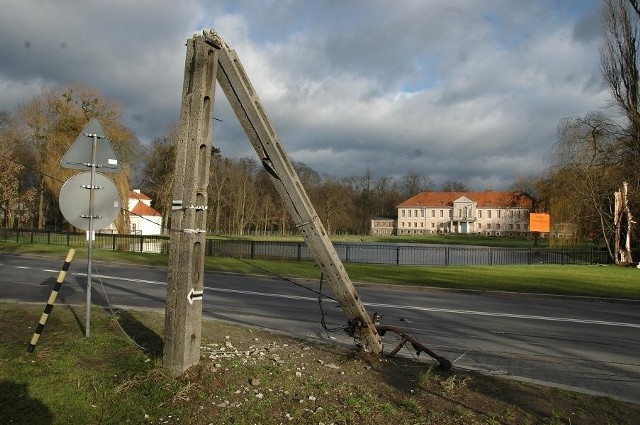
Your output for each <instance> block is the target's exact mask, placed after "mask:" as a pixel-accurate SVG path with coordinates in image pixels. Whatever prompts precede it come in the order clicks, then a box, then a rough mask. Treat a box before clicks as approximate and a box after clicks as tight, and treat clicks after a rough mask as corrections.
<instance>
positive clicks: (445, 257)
mask: <svg viewBox="0 0 640 425" xmlns="http://www.w3.org/2000/svg"><path fill="white" fill-rule="evenodd" d="M444 265H445V266H448V265H449V247H448V246H445V247H444Z"/></svg>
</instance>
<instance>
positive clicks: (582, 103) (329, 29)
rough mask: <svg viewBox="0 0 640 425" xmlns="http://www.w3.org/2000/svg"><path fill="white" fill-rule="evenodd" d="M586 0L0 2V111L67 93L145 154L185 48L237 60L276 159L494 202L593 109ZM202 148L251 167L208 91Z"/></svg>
mask: <svg viewBox="0 0 640 425" xmlns="http://www.w3.org/2000/svg"><path fill="white" fill-rule="evenodd" d="M600 12H601V2H600V0H532V1H522V0H447V1H444V0H413V1H409V0H407V1H403V0H358V1H356V0H333V1H330V0H263V1H261V0H180V1H175V0H109V1H98V0H0V109H4V110H9V111H12V110H14V109H15V108H16V106H17V105H18V104H19V103H20V102H23V101H25V100H27V99H29V98H31V97H32V96H34V95H36V94H38V93H39V92H40V91H41V89H42V88H43V87H57V86H60V85H65V84H68V83H82V84H85V85H88V86H91V87H95V88H96V89H98V90H99V91H100V92H101V93H102V94H103V95H104V96H106V97H107V98H109V99H112V100H115V101H117V102H119V103H120V104H121V105H122V107H123V121H124V123H125V124H126V125H127V126H128V127H130V128H132V129H133V130H134V131H135V132H136V134H137V136H138V138H139V139H140V140H142V141H143V142H149V141H151V140H153V139H154V138H156V137H159V136H161V135H162V134H163V133H164V132H165V131H166V129H167V126H168V125H169V124H170V123H172V122H176V121H177V117H178V113H179V107H180V98H181V91H182V79H183V75H182V74H183V70H184V56H185V41H186V40H187V39H188V38H190V37H191V36H192V35H193V34H194V33H196V32H201V31H202V30H204V29H209V28H212V29H215V30H216V31H217V32H218V33H219V34H220V35H221V36H222V37H223V38H224V39H225V40H226V41H227V43H228V44H230V45H231V46H232V47H233V48H235V49H236V51H237V52H238V54H239V56H240V58H241V60H242V62H243V64H244V66H245V68H246V70H247V72H248V74H249V77H250V78H251V80H252V82H253V85H254V86H255V88H256V90H257V92H258V94H259V96H260V98H261V100H262V102H263V103H264V104H265V107H266V110H267V113H268V115H269V116H270V117H271V119H272V121H273V122H274V126H275V128H276V131H277V132H278V134H279V136H280V139H281V141H282V143H283V145H284V146H285V149H286V150H287V152H288V153H289V155H290V156H291V158H292V159H293V160H295V161H301V162H304V163H306V164H307V165H309V166H310V167H312V168H313V169H315V170H316V171H318V172H319V173H321V174H327V175H333V176H337V177H347V176H357V175H361V174H363V173H364V172H365V170H367V169H369V170H371V172H372V173H373V175H374V176H376V177H379V176H389V177H397V178H400V177H401V176H403V175H406V174H407V173H409V172H418V173H421V174H423V175H426V176H429V177H431V179H432V180H433V181H434V182H436V183H442V182H443V181H446V180H456V181H459V182H462V183H464V184H466V185H467V186H468V187H470V188H471V189H475V190H482V189H501V188H504V187H507V186H509V185H510V184H511V183H512V182H513V181H514V179H516V178H517V177H518V176H523V175H531V174H539V173H540V172H542V170H543V169H544V166H545V154H546V153H547V151H548V150H549V148H550V147H551V146H552V145H553V143H554V142H555V140H556V128H557V125H558V122H559V120H560V119H562V118H566V117H575V116H581V115H584V114H586V113H587V112H589V111H592V110H596V109H602V108H606V107H607V106H608V105H609V97H608V94H607V90H606V88H605V87H604V86H603V83H602V78H601V75H600V67H599V59H598V45H599V43H600V37H601V26H600V20H599V19H600ZM217 94H218V96H217V99H216V110H215V116H216V117H217V118H219V119H221V120H222V122H221V123H220V122H216V124H215V129H214V144H215V145H216V146H217V147H219V148H220V149H221V150H222V153H223V155H225V156H231V157H243V156H249V157H252V158H253V157H255V153H254V152H253V150H252V148H251V145H250V144H249V142H248V141H247V140H246V137H245V136H244V133H243V132H242V129H241V127H240V126H239V124H237V121H236V119H235V116H233V114H232V112H231V111H230V109H229V106H228V104H227V102H226V100H225V99H224V95H223V93H222V91H221V90H218V93H217Z"/></svg>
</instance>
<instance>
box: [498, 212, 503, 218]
mask: <svg viewBox="0 0 640 425" xmlns="http://www.w3.org/2000/svg"><path fill="white" fill-rule="evenodd" d="M501 217H502V210H498V218H501Z"/></svg>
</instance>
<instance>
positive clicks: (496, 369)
mask: <svg viewBox="0 0 640 425" xmlns="http://www.w3.org/2000/svg"><path fill="white" fill-rule="evenodd" d="M62 262H63V259H60V260H59V261H52V260H51V259H49V258H33V257H22V256H13V255H3V254H0V300H4V301H16V302H42V304H43V307H44V304H46V301H47V299H48V297H49V294H50V292H51V288H52V287H53V285H54V284H55V279H56V278H57V276H58V272H59V269H60V267H61V265H62ZM93 264H94V270H93V272H92V282H93V285H92V287H93V291H92V299H93V302H94V303H95V304H97V305H104V306H106V305H111V306H113V307H143V308H155V309H159V310H164V298H165V292H166V270H165V269H163V268H152V267H138V266H135V267H133V266H123V265H107V264H102V263H99V262H98V261H96V259H94V261H93ZM86 272H87V265H86V259H82V258H80V259H76V260H75V261H74V263H73V264H72V265H71V267H70V269H69V271H68V273H67V279H66V280H65V283H64V284H63V285H62V288H61V290H60V294H59V296H58V301H57V304H70V305H84V304H85V302H86V292H85V288H86V283H87V277H86ZM298 284H299V285H296V284H294V283H291V282H288V281H285V280H283V279H279V278H271V277H255V276H243V275H233V274H223V273H207V274H206V275H205V289H204V299H203V302H204V304H203V312H204V314H205V316H207V317H211V318H216V319H222V320H226V321H230V322H234V323H238V324H243V325H251V326H258V327H263V328H267V329H271V330H275V331H278V332H282V333H286V334H290V335H293V336H296V337H302V338H313V339H323V340H326V341H328V342H334V343H344V344H352V343H353V341H350V340H349V338H348V336H346V335H345V334H344V333H343V332H342V331H337V332H332V333H327V332H325V330H324V329H323V328H322V326H321V324H320V323H321V318H322V312H324V314H325V322H326V325H327V328H330V329H331V328H340V327H342V326H343V325H344V324H345V319H344V315H343V314H342V311H341V310H340V309H339V308H338V307H337V305H336V303H335V302H334V301H333V300H331V299H330V297H331V295H332V294H331V293H330V291H329V288H326V287H325V288H322V289H323V292H324V293H325V294H326V295H327V296H328V297H329V298H325V299H324V300H323V302H322V309H321V308H320V305H319V302H318V295H317V291H318V290H319V289H320V287H319V284H318V282H317V281H315V282H298ZM300 285H301V286H300ZM307 288H308V289H307ZM358 293H359V295H360V297H361V298H362V299H363V300H364V302H365V304H366V306H367V310H368V312H369V313H373V312H378V313H380V314H382V316H383V320H382V323H383V324H387V325H392V326H397V327H400V328H403V329H404V330H405V331H406V332H407V333H408V334H409V335H411V336H413V337H415V338H416V339H418V340H419V341H420V342H421V343H423V344H424V345H426V346H427V347H429V348H430V349H431V350H433V351H435V352H436V353H438V354H439V355H441V356H444V357H445V358H447V359H449V360H450V361H452V362H453V364H454V367H455V368H460V369H475V370H480V371H483V372H485V373H489V374H496V375H504V376H507V377H512V378H516V379H521V380H524V381H527V382H539V383H545V384H551V385H555V386H560V387H565V388H570V389H574V390H578V391H583V392H589V393H595V394H601V395H606V396H609V397H612V398H616V399H620V400H626V401H631V402H634V403H638V404H640V354H639V353H640V302H629V301H618V302H612V301H604V300H599V299H578V298H565V297H546V296H533V295H532V296H526V295H509V294H496V293H488V292H487V293H485V292H470V291H464V292H460V291H443V290H429V289H407V288H405V289H401V288H397V287H385V286H369V285H367V286H359V287H358ZM80 313H81V314H84V310H83V309H81V310H80ZM25 320H32V321H33V322H34V323H33V324H31V323H29V324H28V325H29V326H33V325H35V323H37V320H38V318H37V317H35V318H25ZM45 332H46V331H45ZM396 344H397V340H396V339H395V338H394V337H393V336H392V334H388V336H386V337H385V348H388V349H392V348H394V347H395V346H396ZM403 352H404V354H405V355H413V353H410V352H409V351H408V350H407V351H405V350H403ZM420 359H421V360H423V361H424V362H425V363H429V362H431V359H430V358H429V357H428V356H426V355H425V354H422V355H421V356H420Z"/></svg>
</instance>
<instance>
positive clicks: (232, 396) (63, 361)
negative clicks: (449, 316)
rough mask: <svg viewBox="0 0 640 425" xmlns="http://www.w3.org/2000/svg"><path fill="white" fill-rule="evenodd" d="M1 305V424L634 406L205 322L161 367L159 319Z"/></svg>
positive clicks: (518, 417)
mask: <svg viewBox="0 0 640 425" xmlns="http://www.w3.org/2000/svg"><path fill="white" fill-rule="evenodd" d="M41 311H42V310H41V306H37V307H36V306H16V305H9V304H3V303H0V423H3V424H5V423H6V424H11V423H15V424H54V425H56V424H61V425H66V424H123V423H131V424H187V425H190V424H238V425H242V424H267V425H268V424H281V423H290V424H321V423H324V424H330V423H334V424H371V423H393V424H398V425H401V424H438V425H448V424H496V425H500V424H531V425H534V424H573V423H576V424H632V423H637V422H636V421H637V418H639V417H640V405H634V404H629V403H625V402H620V401H615V400H612V399H609V398H604V397H595V396H590V395H585V394H579V393H573V392H569V391H565V390H561V389H557V388H550V387H542V386H536V385H532V384H525V383H520V382H516V381H511V380H504V379H502V378H499V377H491V376H484V375H480V374H475V373H470V372H464V371H455V370H453V371H441V370H438V369H437V368H435V367H434V364H433V363H432V362H431V361H430V359H429V358H426V359H423V360H421V361H417V360H409V359H404V358H394V359H393V361H391V360H385V359H380V358H377V357H371V356H367V355H364V354H359V353H356V352H354V351H352V350H347V349H345V348H341V347H338V346H332V345H321V344H318V343H311V342H306V341H301V340H296V339H292V338H288V337H285V336H282V335H274V334H269V333H267V332H264V331H260V330H256V329H250V328H245V327H239V326H232V325H229V324H225V323H220V322H215V321H205V322H204V323H203V327H202V343H201V358H200V364H198V365H196V366H193V367H191V368H190V369H189V370H188V371H187V372H186V373H185V374H184V375H183V376H181V377H179V378H175V377H173V376H172V375H171V373H170V372H169V371H168V370H167V369H164V368H163V367H162V348H163V346H162V344H163V339H162V334H163V331H162V330H163V328H164V317H163V315H162V314H161V313H156V312H138V311H126V310H120V311H117V312H116V313H115V314H114V315H111V314H110V313H109V312H106V311H104V310H102V309H97V308H96V309H94V310H93V311H92V335H91V337H90V338H85V337H84V332H83V329H82V324H81V323H79V320H78V315H82V312H80V311H78V310H77V309H75V307H73V306H56V307H55V308H54V310H53V312H52V314H51V316H50V318H49V321H48V323H47V325H46V327H45V330H44V332H43V334H42V337H41V338H40V341H39V342H38V345H37V347H36V349H35V351H34V352H33V353H31V354H29V353H27V350H26V349H27V346H28V343H29V341H30V339H31V336H32V334H33V329H34V327H35V325H36V323H37V322H38V319H39V317H40V314H41Z"/></svg>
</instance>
